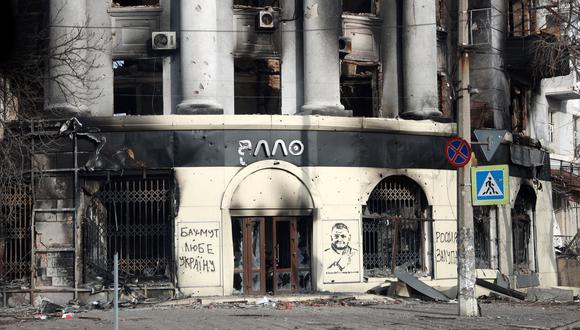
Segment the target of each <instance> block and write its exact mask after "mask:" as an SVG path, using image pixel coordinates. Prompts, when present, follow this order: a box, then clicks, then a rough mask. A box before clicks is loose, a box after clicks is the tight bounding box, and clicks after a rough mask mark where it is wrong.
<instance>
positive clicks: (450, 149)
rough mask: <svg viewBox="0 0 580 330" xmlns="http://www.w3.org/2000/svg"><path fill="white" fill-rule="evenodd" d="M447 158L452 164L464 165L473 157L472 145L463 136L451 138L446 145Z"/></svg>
mask: <svg viewBox="0 0 580 330" xmlns="http://www.w3.org/2000/svg"><path fill="white" fill-rule="evenodd" d="M445 158H447V161H448V162H449V164H451V165H452V166H455V167H463V166H465V165H466V164H467V163H468V162H469V159H470V158H471V147H470V146H469V144H468V143H467V141H465V140H464V139H462V138H458V137H454V138H451V139H449V141H447V144H446V145H445Z"/></svg>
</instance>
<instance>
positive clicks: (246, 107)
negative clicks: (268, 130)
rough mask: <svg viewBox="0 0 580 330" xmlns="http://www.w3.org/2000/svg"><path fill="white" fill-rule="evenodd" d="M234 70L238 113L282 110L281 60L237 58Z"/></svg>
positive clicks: (235, 100) (269, 112) (235, 99)
mask: <svg viewBox="0 0 580 330" xmlns="http://www.w3.org/2000/svg"><path fill="white" fill-rule="evenodd" d="M234 72H235V73H234V94H235V97H234V102H235V105H234V106H235V112H236V114H242V115H245V114H268V115H276V114H280V113H281V107H282V102H281V93H280V60H279V59H277V58H267V59H260V58H246V57H244V58H236V59H234Z"/></svg>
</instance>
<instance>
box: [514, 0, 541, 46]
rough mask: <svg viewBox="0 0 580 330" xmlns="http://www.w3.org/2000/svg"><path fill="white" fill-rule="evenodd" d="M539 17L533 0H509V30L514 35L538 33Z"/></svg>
mask: <svg viewBox="0 0 580 330" xmlns="http://www.w3.org/2000/svg"><path fill="white" fill-rule="evenodd" d="M537 28H538V19H537V15H536V9H535V6H534V1H533V0H511V1H510V2H509V32H510V35H511V36H513V37H525V36H529V35H530V34H535V33H537Z"/></svg>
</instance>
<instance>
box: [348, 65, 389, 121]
mask: <svg viewBox="0 0 580 330" xmlns="http://www.w3.org/2000/svg"><path fill="white" fill-rule="evenodd" d="M378 84H379V81H378V66H377V65H376V64H364V63H358V62H351V61H346V60H344V61H343V62H342V72H341V77H340V102H341V103H342V104H343V105H344V106H345V107H346V109H348V110H352V115H353V116H354V117H376V116H377V115H378V111H379V110H378V109H379V106H380V95H379V90H380V88H379V87H378Z"/></svg>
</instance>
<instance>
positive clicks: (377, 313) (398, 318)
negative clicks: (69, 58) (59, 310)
mask: <svg viewBox="0 0 580 330" xmlns="http://www.w3.org/2000/svg"><path fill="white" fill-rule="evenodd" d="M280 307H282V306H280V305H278V306H277V307H276V308H274V307H272V306H256V305H238V306H233V305H215V306H199V305H196V306H194V305H189V306H178V307H176V306H173V307H171V306H169V307H168V306H165V307H160V306H153V307H148V308H132V309H123V310H121V313H120V328H121V329H163V330H168V329H275V328H279V329H377V328H381V329H417V328H421V329H574V328H580V303H578V302H576V303H568V304H532V303H513V302H503V301H501V302H498V301H495V302H493V303H487V304H483V303H482V304H481V310H482V315H483V316H482V317H478V318H460V317H457V316H456V311H457V304H444V303H425V302H419V301H415V300H405V301H395V302H388V303H378V304H377V303H376V302H375V303H372V304H369V305H364V304H362V305H350V306H341V305H339V304H333V305H328V304H322V305H318V306H316V305H315V306H312V305H311V304H309V303H295V304H294V305H292V309H291V310H288V309H278V308H280ZM112 316H113V313H112V311H111V310H94V311H90V312H85V313H80V314H75V318H74V319H56V318H54V319H47V320H34V319H30V318H28V319H21V320H14V319H12V320H11V319H10V318H0V322H4V323H0V324H3V326H5V327H6V328H8V329H58V330H66V329H111V328H112V327H113V322H112Z"/></svg>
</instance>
